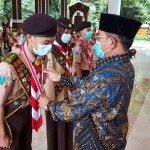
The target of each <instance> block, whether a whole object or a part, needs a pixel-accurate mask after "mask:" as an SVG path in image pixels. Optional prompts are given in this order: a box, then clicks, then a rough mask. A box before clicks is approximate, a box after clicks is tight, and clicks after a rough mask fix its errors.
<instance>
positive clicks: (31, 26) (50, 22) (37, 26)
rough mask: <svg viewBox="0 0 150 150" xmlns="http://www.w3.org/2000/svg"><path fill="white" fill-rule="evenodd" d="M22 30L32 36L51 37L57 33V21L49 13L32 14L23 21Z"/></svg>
mask: <svg viewBox="0 0 150 150" xmlns="http://www.w3.org/2000/svg"><path fill="white" fill-rule="evenodd" d="M22 30H23V31H24V32H25V33H27V34H31V35H33V36H41V37H52V36H55V35H56V33H57V22H56V20H55V19H54V18H53V17H51V16H49V15H46V14H34V15H32V16H30V17H29V18H27V19H26V20H25V21H24V22H23V24H22Z"/></svg>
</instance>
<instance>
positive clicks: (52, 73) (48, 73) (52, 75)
mask: <svg viewBox="0 0 150 150" xmlns="http://www.w3.org/2000/svg"><path fill="white" fill-rule="evenodd" d="M43 72H44V79H51V80H52V81H60V78H61V74H60V73H58V72H57V71H56V70H55V69H53V68H51V67H48V68H44V70H43Z"/></svg>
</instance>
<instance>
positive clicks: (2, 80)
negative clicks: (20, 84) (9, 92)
mask: <svg viewBox="0 0 150 150" xmlns="http://www.w3.org/2000/svg"><path fill="white" fill-rule="evenodd" d="M4 81H5V78H4V77H3V76H0V85H3V84H4Z"/></svg>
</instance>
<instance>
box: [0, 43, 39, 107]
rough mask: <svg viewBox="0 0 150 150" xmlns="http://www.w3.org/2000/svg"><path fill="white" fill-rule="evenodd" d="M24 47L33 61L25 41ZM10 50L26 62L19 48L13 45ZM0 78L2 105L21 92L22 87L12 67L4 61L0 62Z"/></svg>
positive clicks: (0, 99) (0, 100)
mask: <svg viewBox="0 0 150 150" xmlns="http://www.w3.org/2000/svg"><path fill="white" fill-rule="evenodd" d="M24 48H25V50H26V53H27V55H28V57H29V59H30V60H31V62H34V61H35V59H36V58H35V56H34V55H33V54H32V53H31V52H30V51H29V49H28V47H27V42H25V45H24ZM12 52H14V53H15V54H17V55H19V56H20V57H21V58H22V59H23V60H24V61H25V62H26V59H25V57H24V54H23V53H22V52H21V50H20V49H19V48H16V47H13V50H12ZM0 79H1V80H0V94H1V96H0V105H4V104H5V103H6V102H7V101H9V100H12V99H14V98H16V97H17V96H20V95H21V94H22V88H21V85H20V83H19V82H18V79H17V76H16V74H15V72H14V71H13V68H12V67H11V66H10V65H9V64H8V63H6V62H2V63H0ZM2 79H4V83H3V82H2Z"/></svg>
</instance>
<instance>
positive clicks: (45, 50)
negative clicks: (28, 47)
mask: <svg viewBox="0 0 150 150" xmlns="http://www.w3.org/2000/svg"><path fill="white" fill-rule="evenodd" d="M34 41H35V39H34ZM35 42H36V41H35ZM36 43H37V42H36ZM37 45H38V47H37V49H36V48H34V47H33V51H34V53H35V54H37V55H39V56H44V55H47V54H49V53H50V52H51V50H52V45H41V44H37Z"/></svg>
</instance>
